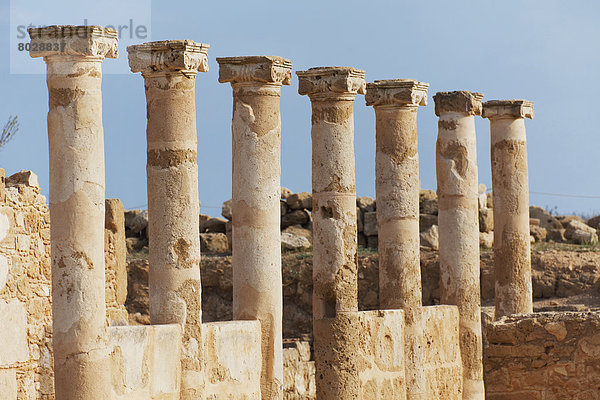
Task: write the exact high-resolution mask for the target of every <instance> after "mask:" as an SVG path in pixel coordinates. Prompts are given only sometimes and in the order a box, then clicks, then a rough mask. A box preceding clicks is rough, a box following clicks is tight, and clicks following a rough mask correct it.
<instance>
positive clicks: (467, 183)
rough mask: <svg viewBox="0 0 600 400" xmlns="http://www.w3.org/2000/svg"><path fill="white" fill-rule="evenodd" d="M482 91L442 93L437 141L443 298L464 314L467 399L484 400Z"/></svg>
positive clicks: (462, 341)
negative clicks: (478, 119)
mask: <svg viewBox="0 0 600 400" xmlns="http://www.w3.org/2000/svg"><path fill="white" fill-rule="evenodd" d="M482 97H483V95H482V94H481V93H472V92H467V91H457V92H439V93H437V94H436V95H435V96H434V97H433V99H434V101H435V113H436V115H437V116H438V117H439V121H438V139H437V143H436V172H437V183H438V187H437V194H438V207H439V212H438V223H439V236H440V237H439V244H440V250H439V257H440V282H441V287H440V302H441V303H442V304H449V305H456V306H458V311H459V315H460V329H459V332H460V348H461V357H462V363H463V398H464V399H469V400H475V399H483V398H484V396H485V393H484V386H483V365H482V338H481V310H480V303H481V300H480V282H479V280H480V272H479V221H478V219H479V218H478V197H479V193H478V183H477V182H478V180H477V154H476V151H477V150H476V138H475V118H474V116H475V115H480V114H481V98H482Z"/></svg>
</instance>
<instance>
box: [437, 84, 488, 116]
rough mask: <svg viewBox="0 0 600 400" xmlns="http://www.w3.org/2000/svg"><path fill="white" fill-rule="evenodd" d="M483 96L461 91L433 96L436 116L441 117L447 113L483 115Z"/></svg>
mask: <svg viewBox="0 0 600 400" xmlns="http://www.w3.org/2000/svg"><path fill="white" fill-rule="evenodd" d="M482 98H483V94H481V93H475V92H469V91H466V90H459V91H455V92H438V93H436V94H435V96H433V100H434V102H435V115H437V116H438V117H441V116H442V115H443V114H446V113H454V112H455V113H460V114H464V115H481V107H482V106H481V99H482Z"/></svg>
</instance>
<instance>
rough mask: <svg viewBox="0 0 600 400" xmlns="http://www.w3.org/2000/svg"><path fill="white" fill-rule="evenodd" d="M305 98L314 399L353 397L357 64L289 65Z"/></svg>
mask: <svg viewBox="0 0 600 400" xmlns="http://www.w3.org/2000/svg"><path fill="white" fill-rule="evenodd" d="M297 75H298V78H299V88H298V92H299V93H300V94H301V95H308V96H309V97H310V100H311V103H312V131H311V137H312V185H313V207H312V217H313V235H314V238H313V298H312V300H313V327H314V329H313V330H314V346H315V361H316V370H317V372H316V384H317V398H319V399H358V398H359V392H360V382H359V376H358V365H357V353H358V341H359V338H360V334H361V332H360V322H359V320H358V312H357V311H358V299H357V298H358V289H357V262H356V257H357V240H356V235H357V230H356V187H355V177H354V116H353V102H354V98H355V97H356V94H357V93H360V94H364V93H365V81H364V76H365V73H364V71H361V70H357V69H354V68H347V67H322V68H311V69H309V70H308V71H301V72H297Z"/></svg>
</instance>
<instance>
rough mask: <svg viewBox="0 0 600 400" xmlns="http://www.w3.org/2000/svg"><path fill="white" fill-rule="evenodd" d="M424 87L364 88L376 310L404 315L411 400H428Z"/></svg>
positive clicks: (404, 83)
mask: <svg viewBox="0 0 600 400" xmlns="http://www.w3.org/2000/svg"><path fill="white" fill-rule="evenodd" d="M428 86H429V85H428V84H427V83H423V82H418V81H415V80H412V79H396V80H386V81H375V82H374V83H368V84H367V94H366V101H367V105H369V106H373V107H374V108H375V115H376V136H377V150H376V151H377V152H376V156H375V189H376V192H377V225H378V237H379V304H380V308H381V309H403V310H404V312H405V318H406V319H405V321H406V327H405V332H406V334H405V336H406V337H405V343H406V347H407V349H406V352H405V354H406V355H407V360H406V379H407V392H408V393H407V394H408V398H409V399H426V397H427V393H426V388H427V386H426V377H425V374H424V370H423V368H422V366H423V363H424V362H425V359H424V357H423V354H422V350H423V349H424V346H423V344H422V343H421V339H422V332H423V326H422V323H421V307H422V296H423V295H422V291H421V265H420V249H419V188H420V181H419V154H418V153H417V109H418V107H419V106H425V105H427V87H428Z"/></svg>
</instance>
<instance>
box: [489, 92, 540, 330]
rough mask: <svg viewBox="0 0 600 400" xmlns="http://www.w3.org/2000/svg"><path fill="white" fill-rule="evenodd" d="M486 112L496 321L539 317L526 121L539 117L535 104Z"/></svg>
mask: <svg viewBox="0 0 600 400" xmlns="http://www.w3.org/2000/svg"><path fill="white" fill-rule="evenodd" d="M516 102H517V103H516ZM511 106H512V107H511ZM529 108H531V111H530V112H529ZM525 109H526V111H525ZM483 110H484V111H483V115H484V117H486V118H490V125H491V155H492V186H493V193H494V266H495V275H496V287H495V295H496V296H495V299H496V312H495V318H496V319H498V318H500V317H502V316H504V315H511V314H526V313H532V312H533V294H532V284H531V252H530V241H529V180H528V177H527V139H526V134H525V119H524V118H525V117H529V118H531V117H533V104H532V103H530V102H523V101H510V100H509V101H489V102H486V103H485V104H484V108H483ZM521 110H523V111H524V112H521ZM511 111H517V112H516V113H512V112H511Z"/></svg>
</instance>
